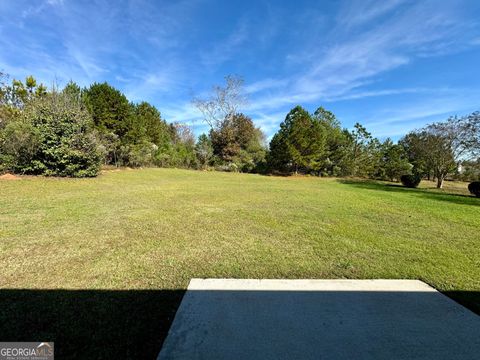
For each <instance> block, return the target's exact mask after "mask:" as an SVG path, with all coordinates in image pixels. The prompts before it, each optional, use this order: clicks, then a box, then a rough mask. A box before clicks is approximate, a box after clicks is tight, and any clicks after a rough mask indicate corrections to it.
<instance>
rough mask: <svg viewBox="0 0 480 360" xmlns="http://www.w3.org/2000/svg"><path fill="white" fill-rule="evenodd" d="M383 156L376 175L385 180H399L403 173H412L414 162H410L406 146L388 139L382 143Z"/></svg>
mask: <svg viewBox="0 0 480 360" xmlns="http://www.w3.org/2000/svg"><path fill="white" fill-rule="evenodd" d="M381 152H382V154H381V158H380V162H379V165H378V168H377V171H376V176H377V177H379V178H381V179H383V180H390V181H395V180H397V181H399V180H400V177H401V176H402V175H408V174H410V173H411V170H412V167H413V166H412V164H410V163H409V162H408V158H407V154H406V152H405V150H404V148H403V147H402V146H401V145H399V144H394V143H393V142H392V140H390V139H387V140H385V142H384V143H383V144H382V145H381Z"/></svg>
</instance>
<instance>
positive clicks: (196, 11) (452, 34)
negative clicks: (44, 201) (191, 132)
mask: <svg viewBox="0 0 480 360" xmlns="http://www.w3.org/2000/svg"><path fill="white" fill-rule="evenodd" d="M0 49H1V50H0V69H1V70H3V71H5V72H7V73H8V74H10V75H11V76H12V77H15V78H24V77H25V76H26V75H29V74H33V75H34V76H35V77H37V79H39V80H41V81H43V82H44V83H46V84H47V85H49V84H52V82H53V81H56V82H58V83H59V84H65V83H66V82H67V81H68V80H70V79H73V80H74V81H76V82H77V83H79V84H80V85H82V86H84V85H89V84H90V83H92V82H94V81H97V82H103V81H108V82H109V83H110V84H112V85H114V86H115V87H117V88H119V89H120V90H122V91H123V92H124V93H125V94H126V95H127V97H128V98H129V99H130V100H132V101H140V100H146V101H149V102H151V103H152V104H154V105H155V106H156V107H157V108H158V109H159V110H160V111H161V113H162V115H163V117H164V118H165V119H166V120H167V121H180V122H185V123H188V124H191V125H193V126H194V129H195V131H196V133H197V134H199V133H200V132H202V131H203V130H205V126H204V125H203V123H202V122H201V116H200V114H199V113H198V112H197V111H196V110H195V109H194V108H193V107H192V105H191V99H192V96H193V95H197V96H201V95H202V94H205V93H206V92H208V91H209V89H210V88H211V87H212V85H214V84H219V83H222V81H223V77H224V76H225V75H228V74H237V75H240V76H242V77H243V78H244V79H245V84H246V90H247V92H248V97H249V102H248V105H247V106H246V108H245V109H244V112H245V113H246V114H248V115H250V116H251V117H252V118H253V120H254V121H255V122H256V123H257V124H258V125H259V126H260V127H261V128H262V129H263V130H264V131H265V132H266V133H267V135H269V136H271V135H272V134H273V132H275V131H276V130H277V128H278V124H279V123H280V122H281V121H282V120H283V119H284V118H285V115H286V113H287V112H288V110H289V109H291V108H292V107H293V106H295V105H297V104H299V105H302V106H304V107H305V108H307V109H308V110H310V111H314V110H315V109H316V108H317V107H318V106H324V107H326V108H327V109H329V110H332V111H333V112H334V113H335V114H336V115H337V117H338V118H339V119H340V120H341V122H342V124H343V125H344V126H345V127H352V125H353V124H354V123H355V122H357V121H358V122H361V123H362V124H364V125H366V126H367V129H368V130H370V131H371V132H372V133H373V134H374V135H376V136H378V137H380V138H385V137H387V136H390V137H392V138H393V139H398V137H399V136H401V135H403V134H405V133H406V132H407V131H409V130H411V129H414V128H418V127H420V126H422V125H424V124H426V123H428V122H432V121H436V120H441V119H445V118H446V117H448V116H449V115H454V114H459V115H461V114H466V113H469V112H472V111H474V110H480V66H479V65H480V1H477V0H471V1H462V0H456V1H448V0H434V1H421V0H390V1H388V0H383V1H382V0H358V1H353V0H345V1H306V0H295V1H273V0H272V1H261V0H254V1H249V0H243V1H236V0H230V1H220V0H215V1H214V0H188V1H160V0H157V1H144V0H130V1H108V0H98V1H80V0H76V1H73V0H63V1H62V0H29V1H23V0H15V1H8V0H3V1H0Z"/></svg>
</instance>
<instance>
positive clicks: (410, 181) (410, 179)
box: [400, 174, 422, 188]
mask: <svg viewBox="0 0 480 360" xmlns="http://www.w3.org/2000/svg"><path fill="white" fill-rule="evenodd" d="M421 180H422V178H421V176H420V175H418V174H413V175H402V176H401V177H400V181H401V182H402V184H403V185H404V186H406V187H409V188H416V187H417V186H418V184H420V181H421Z"/></svg>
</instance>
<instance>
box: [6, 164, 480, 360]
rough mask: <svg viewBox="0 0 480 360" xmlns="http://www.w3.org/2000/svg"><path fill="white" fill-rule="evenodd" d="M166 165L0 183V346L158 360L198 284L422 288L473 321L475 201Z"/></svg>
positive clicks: (478, 258) (478, 264)
mask: <svg viewBox="0 0 480 360" xmlns="http://www.w3.org/2000/svg"><path fill="white" fill-rule="evenodd" d="M446 185H447V189H446V190H436V189H432V187H433V186H434V185H433V183H431V184H430V183H427V184H425V183H423V184H422V188H421V189H406V188H403V187H399V186H394V185H390V184H386V183H381V182H367V181H357V180H337V179H319V178H313V177H265V176H259V175H247V174H229V173H218V172H196V171H186V170H172V169H145V170H122V171H111V172H106V173H104V174H103V175H101V176H100V177H98V178H96V179H55V178H23V179H22V180H20V181H6V180H3V181H1V180H0V195H1V197H0V334H1V336H0V337H1V338H2V339H1V340H2V341H9V340H11V341H14V340H17V341H20V340H22V341H35V340H39V341H52V340H54V341H55V348H56V353H57V354H59V356H63V357H69V356H70V357H82V355H85V351H86V352H87V353H88V354H89V355H90V356H93V357H94V358H113V357H121V358H154V357H155V356H156V353H157V352H158V351H159V348H160V346H161V342H162V340H163V337H164V336H165V334H166V331H168V327H169V324H170V321H171V319H172V317H173V314H174V313H175V310H176V308H177V306H178V304H179V301H180V299H181V296H182V294H183V291H184V289H185V288H186V286H187V284H188V281H189V279H190V278H192V277H228V278H359V279H360V278H361V279H369V278H388V279H397V278H398V279H400V278H402V279H403V278H408V279H421V280H423V281H425V282H427V283H428V284H430V285H432V286H434V287H435V288H437V289H438V290H440V291H442V292H444V293H445V294H447V295H448V296H450V297H452V298H453V299H455V300H457V301H459V302H461V303H463V304H465V305H466V306H468V307H469V308H470V309H472V310H473V311H476V312H477V313H480V199H476V198H473V197H470V196H468V192H467V190H466V184H458V183H447V184H446Z"/></svg>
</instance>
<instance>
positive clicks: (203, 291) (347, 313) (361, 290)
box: [158, 279, 480, 360]
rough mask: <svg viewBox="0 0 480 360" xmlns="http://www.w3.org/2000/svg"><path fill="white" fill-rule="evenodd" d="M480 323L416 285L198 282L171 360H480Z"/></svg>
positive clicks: (166, 354)
mask: <svg viewBox="0 0 480 360" xmlns="http://www.w3.org/2000/svg"><path fill="white" fill-rule="evenodd" d="M479 358H480V316H478V315H476V314H474V313H473V312H471V311H470V310H468V309H466V308H464V307H463V306H461V305H459V304H457V303H456V302H454V301H453V300H451V299H449V298H448V297H446V296H444V295H443V294H441V293H439V292H438V291H436V290H435V289H433V288H432V287H430V286H428V285H427V284H425V283H423V282H421V281H418V280H239V279H203V280H202V279H192V280H191V282H190V284H189V286H188V290H187V292H186V293H185V296H184V298H183V300H182V303H181V305H180V307H179V309H178V311H177V314H176V316H175V319H174V322H173V324H172V326H171V328H170V331H169V333H168V336H167V339H166V340H165V342H164V345H163V348H162V350H161V352H160V354H159V356H158V359H160V360H167V359H229V360H230V359H249V360H252V359H336V360H339V359H449V360H451V359H479Z"/></svg>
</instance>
